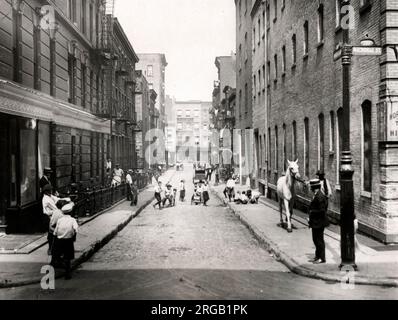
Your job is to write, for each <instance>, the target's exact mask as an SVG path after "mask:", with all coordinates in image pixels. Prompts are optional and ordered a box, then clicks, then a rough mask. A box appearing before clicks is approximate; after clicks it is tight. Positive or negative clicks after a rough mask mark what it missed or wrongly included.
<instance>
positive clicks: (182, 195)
mask: <svg viewBox="0 0 398 320" xmlns="http://www.w3.org/2000/svg"><path fill="white" fill-rule="evenodd" d="M184 200H185V190H180V201H181V202H184Z"/></svg>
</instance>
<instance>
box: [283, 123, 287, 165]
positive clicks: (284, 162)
mask: <svg viewBox="0 0 398 320" xmlns="http://www.w3.org/2000/svg"><path fill="white" fill-rule="evenodd" d="M286 153H287V136H286V125H285V124H283V171H286V170H287V154H286Z"/></svg>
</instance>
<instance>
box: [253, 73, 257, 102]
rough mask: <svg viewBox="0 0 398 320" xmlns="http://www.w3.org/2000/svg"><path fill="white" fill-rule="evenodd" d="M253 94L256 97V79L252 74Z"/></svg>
mask: <svg viewBox="0 0 398 320" xmlns="http://www.w3.org/2000/svg"><path fill="white" fill-rule="evenodd" d="M253 89H254V90H253V96H254V97H256V93H257V90H256V89H257V81H256V76H255V75H254V76H253Z"/></svg>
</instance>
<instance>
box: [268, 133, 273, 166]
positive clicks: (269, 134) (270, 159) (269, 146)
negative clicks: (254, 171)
mask: <svg viewBox="0 0 398 320" xmlns="http://www.w3.org/2000/svg"><path fill="white" fill-rule="evenodd" d="M271 150H272V137H271V128H268V161H269V165H268V171H271V168H272V156H271Z"/></svg>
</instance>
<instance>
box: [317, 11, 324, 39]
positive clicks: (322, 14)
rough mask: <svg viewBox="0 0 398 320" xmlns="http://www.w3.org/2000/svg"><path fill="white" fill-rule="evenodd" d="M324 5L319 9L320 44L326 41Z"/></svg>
mask: <svg viewBox="0 0 398 320" xmlns="http://www.w3.org/2000/svg"><path fill="white" fill-rule="evenodd" d="M323 11H324V9H323V4H321V5H320V6H319V8H318V43H322V42H323V40H324V13H323Z"/></svg>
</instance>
